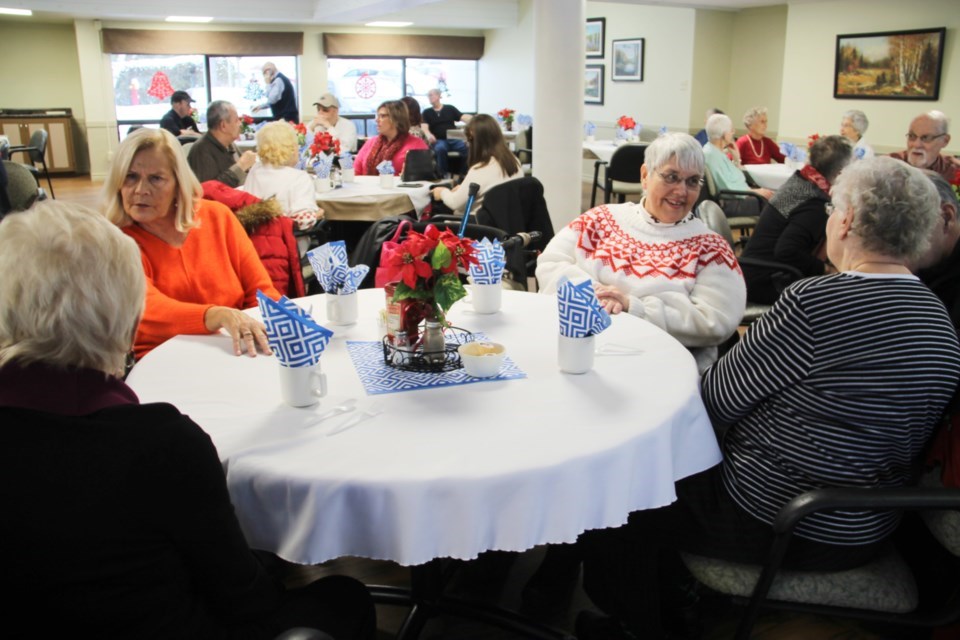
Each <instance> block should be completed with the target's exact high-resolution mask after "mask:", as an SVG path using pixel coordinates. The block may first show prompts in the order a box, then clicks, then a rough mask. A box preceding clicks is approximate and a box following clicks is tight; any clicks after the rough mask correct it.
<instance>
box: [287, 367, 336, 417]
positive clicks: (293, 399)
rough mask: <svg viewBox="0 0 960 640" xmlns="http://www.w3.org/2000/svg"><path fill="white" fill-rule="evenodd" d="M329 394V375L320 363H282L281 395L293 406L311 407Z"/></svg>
mask: <svg viewBox="0 0 960 640" xmlns="http://www.w3.org/2000/svg"><path fill="white" fill-rule="evenodd" d="M325 395H327V376H326V374H323V373H320V363H319V362H318V363H317V364H315V365H314V366H312V367H285V366H283V365H280V397H281V398H283V401H284V402H286V403H287V404H288V405H290V406H291V407H310V406H313V405H315V404H317V403H318V402H320V398H322V397H323V396H325Z"/></svg>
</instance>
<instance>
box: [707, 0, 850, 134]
mask: <svg viewBox="0 0 960 640" xmlns="http://www.w3.org/2000/svg"><path fill="white" fill-rule="evenodd" d="M817 6H819V7H820V10H819V12H820V23H819V24H818V25H817V28H818V29H823V28H824V19H823V16H824V11H825V10H826V9H827V8H826V6H825V5H817ZM831 6H833V3H831ZM786 29H787V7H786V6H785V5H780V6H776V7H764V8H762V9H748V10H746V11H740V12H738V13H737V14H736V15H735V16H734V19H733V29H732V31H731V33H730V36H731V38H732V41H731V42H732V48H731V53H730V59H729V65H730V97H729V101H728V103H727V108H726V109H724V111H726V112H727V113H728V114H729V115H730V119H731V120H733V125H734V126H735V127H736V128H737V132H738V134H742V133H745V132H746V128H745V127H744V126H743V114H744V113H746V111H747V109H750V108H752V107H766V108H767V118H768V120H769V129H768V130H767V135H769V136H770V137H772V138H774V139H777V137H778V136H779V131H780V122H781V120H780V101H781V97H780V94H781V87H782V85H783V81H784V78H785V77H787V76H785V75H784V71H783V56H784V46H785V45H784V34H785V33H786Z"/></svg>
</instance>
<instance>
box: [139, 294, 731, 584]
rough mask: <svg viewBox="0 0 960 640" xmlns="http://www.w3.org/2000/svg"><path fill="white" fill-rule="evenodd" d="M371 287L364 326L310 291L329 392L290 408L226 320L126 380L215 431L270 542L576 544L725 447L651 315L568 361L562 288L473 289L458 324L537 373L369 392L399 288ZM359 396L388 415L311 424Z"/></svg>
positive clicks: (150, 359) (461, 549) (433, 547)
mask: <svg viewBox="0 0 960 640" xmlns="http://www.w3.org/2000/svg"><path fill="white" fill-rule="evenodd" d="M359 298H360V321H359V322H358V323H357V324H356V325H353V326H349V327H338V326H334V325H330V324H328V323H327V322H326V318H325V317H324V314H325V311H324V310H325V304H324V300H323V297H322V296H313V297H311V298H306V299H303V300H301V301H299V302H300V304H301V306H303V307H304V308H311V307H312V312H313V315H314V317H315V318H317V320H318V322H320V323H321V324H323V325H324V326H327V327H328V328H331V329H333V330H334V332H335V335H334V336H333V338H332V339H331V342H330V344H329V345H328V347H327V349H326V350H325V352H324V355H323V357H322V360H321V363H322V368H323V371H324V372H325V374H326V375H327V377H328V386H329V395H328V396H327V397H325V398H323V399H322V401H321V403H320V404H319V405H318V406H316V407H313V408H308V409H294V408H291V407H288V406H286V405H284V404H283V403H282V402H281V401H280V395H279V382H278V375H277V366H278V365H277V362H276V360H275V359H274V358H271V357H264V356H259V357H256V358H249V357H246V356H242V357H237V356H234V355H233V354H232V353H231V348H230V347H231V342H230V340H229V338H227V337H226V336H224V335H212V336H180V337H177V338H174V339H172V340H169V341H167V342H166V343H164V344H163V345H161V346H160V347H158V348H156V349H154V350H153V351H152V352H151V353H150V354H148V355H147V356H146V357H145V358H144V359H143V360H142V361H141V362H140V363H138V364H137V365H136V367H135V368H134V369H133V371H132V373H131V375H130V377H129V378H128V383H129V385H130V386H131V387H132V388H133V389H134V390H135V391H136V393H137V394H138V395H139V396H140V399H141V401H142V402H159V401H165V402H171V403H173V404H174V405H176V406H177V407H178V408H179V409H180V410H181V411H182V412H184V413H185V414H187V415H189V416H190V417H191V418H192V419H193V420H195V421H196V422H197V423H198V424H199V425H200V426H201V427H203V428H204V430H206V431H207V433H209V434H210V436H211V438H212V439H213V441H214V443H215V444H216V446H217V449H218V451H219V454H220V457H221V459H222V460H223V464H224V469H225V471H226V475H227V483H228V486H229V489H230V494H231V498H232V500H233V503H234V505H235V506H236V510H237V516H238V518H239V520H240V524H241V526H242V528H243V530H244V532H245V533H246V535H247V538H248V540H249V542H250V544H251V546H253V547H255V548H261V549H266V550H268V551H272V552H274V553H277V554H278V555H280V556H281V557H283V558H285V559H287V560H290V561H293V562H298V563H304V564H311V563H318V562H323V561H326V560H329V559H331V558H336V557H340V556H347V555H353V556H362V557H367V558H374V559H386V560H394V561H396V562H398V563H400V564H404V565H417V564H420V563H425V562H427V561H429V560H431V559H434V558H442V557H452V558H460V559H470V558H474V557H476V556H477V554H479V553H480V552H483V551H486V550H493V549H497V550H506V551H522V550H525V549H529V548H531V547H533V546H535V545H538V544H544V543H556V542H572V541H574V540H575V539H576V537H577V535H578V534H580V533H581V532H583V531H585V530H587V529H593V528H599V527H613V526H618V525H621V524H623V523H624V522H625V521H626V518H627V515H628V514H629V513H630V512H632V511H634V510H637V509H648V508H653V507H659V506H663V505H666V504H669V503H670V502H672V501H673V500H674V499H675V497H676V496H675V493H674V482H675V481H676V480H679V479H681V478H684V477H686V476H689V475H691V474H694V473H697V472H699V471H702V470H704V469H707V468H709V467H711V466H713V465H715V464H717V463H718V462H719V461H720V452H719V449H718V447H717V442H716V438H715V436H714V434H713V431H712V428H711V425H710V422H709V419H708V418H707V415H706V411H705V410H704V407H703V404H702V402H701V400H700V396H699V378H698V375H697V370H696V366H695V363H694V360H693V357H692V356H691V355H690V354H689V352H687V350H686V349H684V348H683V347H682V346H681V345H680V344H679V343H678V342H676V341H675V340H674V339H673V338H671V337H670V336H668V335H667V334H666V333H664V332H663V331H661V330H660V329H658V328H656V327H654V326H653V325H651V324H649V323H647V322H645V321H643V320H640V319H638V318H635V317H633V316H629V315H626V314H621V315H618V316H615V317H614V318H613V324H612V326H611V327H610V328H609V329H607V330H606V331H605V332H603V333H602V334H600V335H599V336H597V345H598V349H599V351H600V352H601V354H598V355H597V357H596V361H595V364H594V367H593V370H592V371H590V372H588V373H586V374H584V375H570V374H564V373H561V372H560V371H559V369H558V367H557V363H556V360H557V354H556V351H557V334H558V320H557V301H556V298H555V297H554V296H548V295H541V294H532V293H525V292H513V291H504V295H503V308H502V309H501V311H500V312H498V313H496V314H492V315H479V314H476V313H474V312H473V311H472V308H471V305H470V304H469V302H464V301H461V302H458V303H457V304H455V305H454V307H453V309H452V310H451V312H450V314H449V318H450V319H451V320H452V321H453V323H454V324H455V325H456V326H459V327H463V328H465V329H468V330H471V331H475V332H476V331H480V332H483V333H484V334H485V335H486V336H487V337H488V338H489V339H491V340H494V341H496V342H500V343H502V344H504V345H505V346H506V348H507V352H508V355H509V357H510V358H511V359H512V360H513V361H514V363H515V364H516V365H517V366H518V367H519V368H520V369H522V370H523V372H525V373H526V376H527V377H526V378H523V379H519V380H492V381H480V382H477V383H475V384H465V385H462V386H453V387H441V388H432V389H422V390H416V391H409V392H403V393H393V394H387V395H377V396H375V397H373V398H371V397H368V396H366V394H365V392H364V389H363V385H362V383H361V381H360V378H359V377H358V375H357V372H356V370H355V368H354V365H353V362H352V361H351V359H350V356H349V354H348V351H347V344H346V343H347V341H351V340H363V341H372V340H378V339H379V337H380V335H381V331H380V329H379V326H378V322H377V318H378V312H379V310H380V309H381V308H382V307H383V305H384V293H383V291H382V290H380V289H369V290H363V291H361V292H360V296H359ZM346 398H355V399H359V405H360V406H364V405H366V404H368V403H370V402H371V401H376V402H377V403H379V404H380V405H381V407H382V409H383V413H382V414H380V415H378V416H376V417H374V418H371V419H369V420H366V421H364V422H362V423H360V424H358V425H357V426H355V427H353V428H351V429H349V430H346V431H344V432H342V433H339V434H337V435H334V436H327V435H325V434H326V432H327V431H329V430H331V429H332V428H334V427H336V426H337V424H338V421H339V420H345V419H346V418H347V417H348V416H349V415H350V414H346V416H338V417H336V418H332V419H329V420H325V421H323V422H321V423H320V424H319V425H312V426H311V423H312V422H314V421H315V420H316V418H317V416H318V415H319V414H321V413H323V412H324V411H328V410H329V409H330V408H331V407H334V406H337V405H338V404H340V403H341V402H343V400H344V399H346Z"/></svg>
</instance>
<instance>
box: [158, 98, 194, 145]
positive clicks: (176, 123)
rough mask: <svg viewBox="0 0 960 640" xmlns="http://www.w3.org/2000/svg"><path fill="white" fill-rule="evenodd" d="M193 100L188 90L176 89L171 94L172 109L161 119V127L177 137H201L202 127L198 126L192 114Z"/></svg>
mask: <svg viewBox="0 0 960 640" xmlns="http://www.w3.org/2000/svg"><path fill="white" fill-rule="evenodd" d="M191 102H194V99H193V98H191V97H190V94H189V93H187V92H186V91H174V92H173V95H172V96H170V107H171V109H170V111H167V113H166V115H164V116H163V118H161V119H160V128H161V129H166V130H167V131H169V132H170V133H172V134H173V135H175V136H177V137H180V136H190V137H193V138H199V137H200V129H198V128H197V123H196V122H194V120H193V117H192V116H191V115H190V114H191V113H192V112H193V107H191V106H190V103H191Z"/></svg>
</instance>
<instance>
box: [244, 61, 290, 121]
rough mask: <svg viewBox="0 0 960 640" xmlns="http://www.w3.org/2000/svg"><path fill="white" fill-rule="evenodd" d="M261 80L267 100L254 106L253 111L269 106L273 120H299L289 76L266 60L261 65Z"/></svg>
mask: <svg viewBox="0 0 960 640" xmlns="http://www.w3.org/2000/svg"><path fill="white" fill-rule="evenodd" d="M263 81H264V83H265V84H266V85H267V101H266V102H264V103H263V104H258V105H257V106H255V107H254V108H253V112H254V113H256V112H257V111H262V110H263V109H266V108H267V107H270V111H271V112H272V113H273V119H274V120H280V119H281V118H282V119H283V120H286V121H288V122H300V108H299V107H298V106H297V94H296V92H295V91H294V90H293V83H292V82H290V78H288V77H287V76H285V75H283V74H282V73H280V72H279V71H277V65H275V64H273V63H272V62H267V63H266V64H264V65H263Z"/></svg>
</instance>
